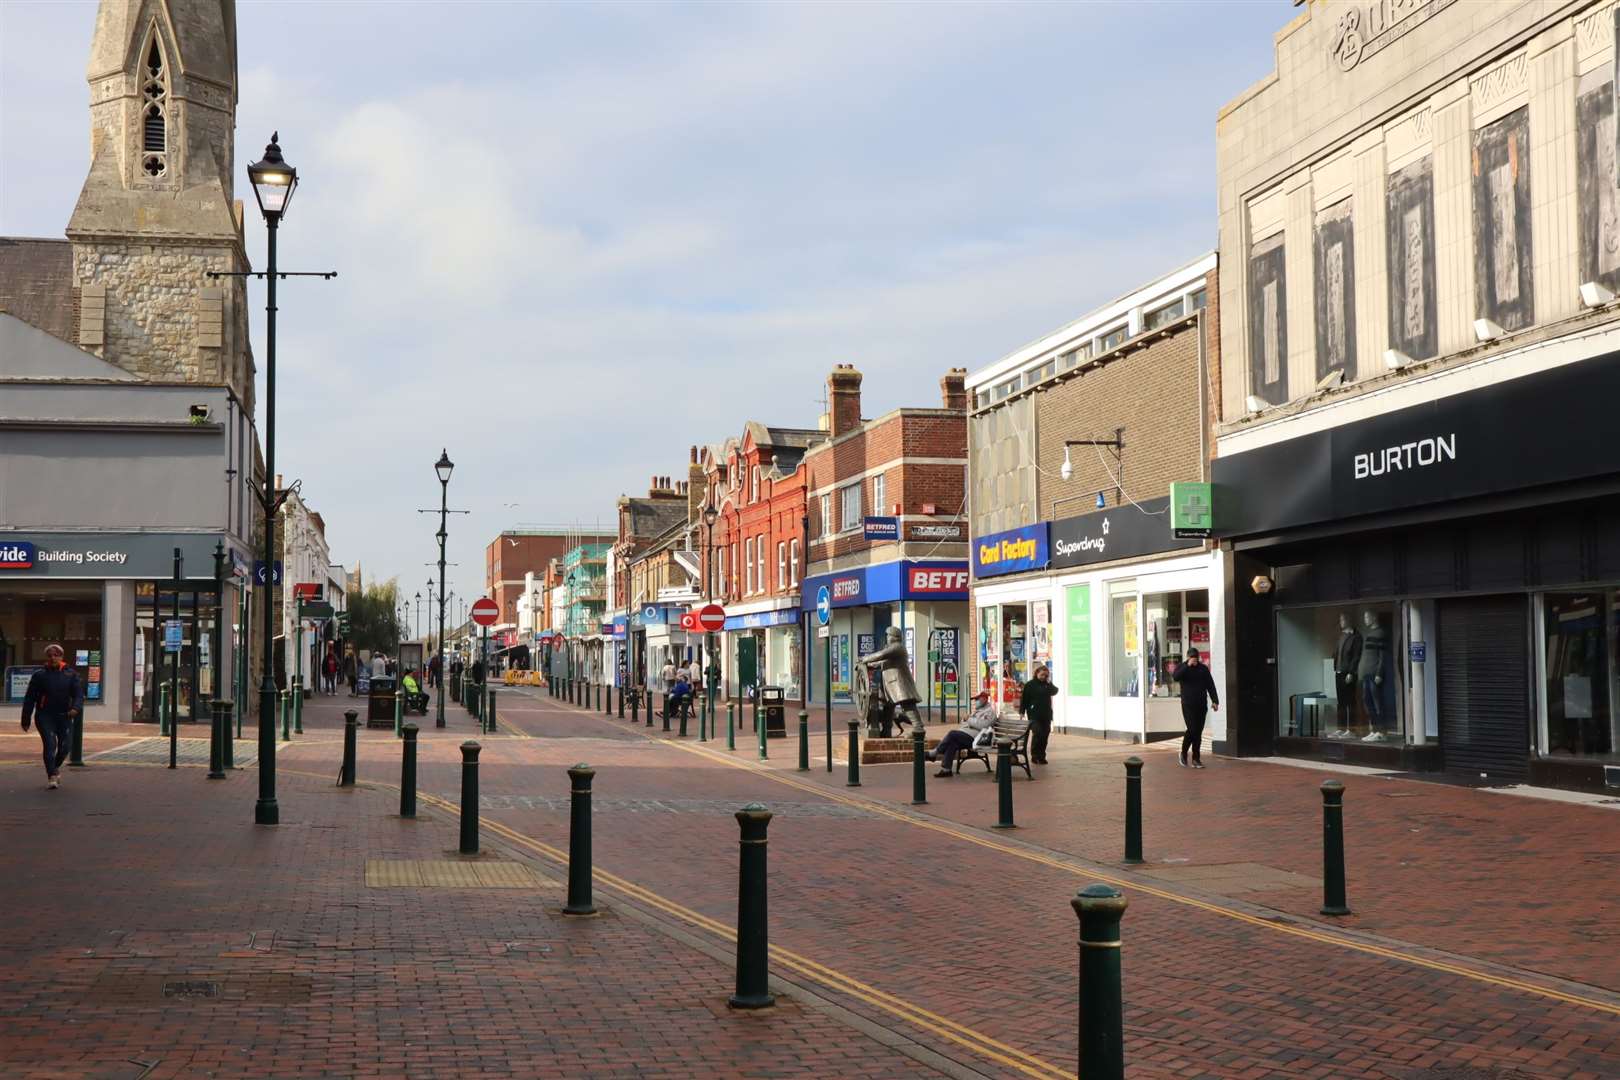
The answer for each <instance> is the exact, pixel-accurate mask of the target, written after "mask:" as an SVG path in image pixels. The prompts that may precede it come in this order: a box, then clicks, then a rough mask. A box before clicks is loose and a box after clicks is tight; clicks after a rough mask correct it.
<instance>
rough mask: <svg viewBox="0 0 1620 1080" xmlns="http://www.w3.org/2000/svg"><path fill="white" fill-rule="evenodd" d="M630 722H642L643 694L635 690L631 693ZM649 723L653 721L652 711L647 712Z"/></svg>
mask: <svg viewBox="0 0 1620 1080" xmlns="http://www.w3.org/2000/svg"><path fill="white" fill-rule="evenodd" d="M630 722H631V723H632V724H639V723H641V695H640V694H638V693H635V692H634V691H632V692H631V694H630ZM647 723H648V724H651V723H652V713H650V712H649V713H648V714H647Z"/></svg>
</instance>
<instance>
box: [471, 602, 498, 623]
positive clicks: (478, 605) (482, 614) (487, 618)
mask: <svg viewBox="0 0 1620 1080" xmlns="http://www.w3.org/2000/svg"><path fill="white" fill-rule="evenodd" d="M468 614H469V615H471V616H472V621H473V622H475V623H477V624H478V625H479V626H494V625H495V620H496V619H498V618H500V617H501V609H500V607H499V606H498V605H497V604H496V603H495V601H493V600H491V599H490V598H489V597H487V596H481V597H479V598H478V599H477V600H474V601H473V606H472V610H471V611H470V612H468Z"/></svg>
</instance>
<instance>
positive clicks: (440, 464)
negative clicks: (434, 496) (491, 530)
mask: <svg viewBox="0 0 1620 1080" xmlns="http://www.w3.org/2000/svg"><path fill="white" fill-rule="evenodd" d="M455 467H456V466H455V463H454V462H452V461H451V460H450V453H449V451H448V450H447V449H441V450H440V451H439V460H438V461H436V462H434V463H433V471H434V472H435V473H437V474H438V477H439V645H438V648H439V651H440V658H439V664H440V668H439V708H438V716H437V717H436V718H435V720H434V724H433V726H434V727H444V668H445V667H446V666H448V665H447V664H446V662H445V660H444V657H443V651H444V604H445V599H446V597H445V594H444V542H445V540H446V539H447V538H448V537H449V535H450V534H449V533H448V532H446V531H445V526H444V523H445V518H446V515H447V514H448V513H449V509H450V473H451V472H452V471H453V470H454V469H455Z"/></svg>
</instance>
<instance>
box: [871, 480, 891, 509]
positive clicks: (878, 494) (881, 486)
mask: <svg viewBox="0 0 1620 1080" xmlns="http://www.w3.org/2000/svg"><path fill="white" fill-rule="evenodd" d="M886 479H887V478H886V477H885V476H884V475H883V474H882V473H878V474H877V475H876V476H874V477H872V513H874V514H887V513H888V512H889V511H888V509H887V507H888V505H889V486H888V484H887V483H886V482H885V481H886Z"/></svg>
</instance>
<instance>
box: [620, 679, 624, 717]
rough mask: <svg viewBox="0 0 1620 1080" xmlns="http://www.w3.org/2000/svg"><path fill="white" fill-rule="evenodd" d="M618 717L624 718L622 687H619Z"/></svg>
mask: <svg viewBox="0 0 1620 1080" xmlns="http://www.w3.org/2000/svg"><path fill="white" fill-rule="evenodd" d="M619 719H620V720H623V719H624V687H622V686H621V687H619Z"/></svg>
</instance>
